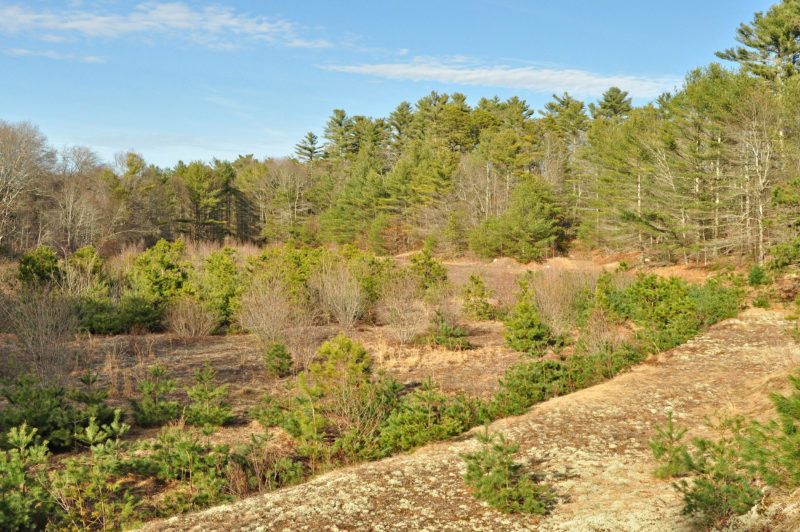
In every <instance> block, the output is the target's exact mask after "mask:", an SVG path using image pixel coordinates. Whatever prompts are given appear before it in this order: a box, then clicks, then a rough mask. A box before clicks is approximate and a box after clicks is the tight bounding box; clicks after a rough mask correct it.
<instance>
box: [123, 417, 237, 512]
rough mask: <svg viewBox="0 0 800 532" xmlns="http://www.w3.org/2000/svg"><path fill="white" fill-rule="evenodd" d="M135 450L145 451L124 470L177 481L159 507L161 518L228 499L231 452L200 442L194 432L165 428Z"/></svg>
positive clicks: (225, 448) (218, 446)
mask: <svg viewBox="0 0 800 532" xmlns="http://www.w3.org/2000/svg"><path fill="white" fill-rule="evenodd" d="M137 448H139V449H141V450H144V451H146V452H147V454H146V455H144V456H137V457H134V458H132V459H131V460H130V461H129V462H128V463H127V464H126V465H125V468H126V469H129V470H131V471H133V472H135V473H138V474H140V475H144V476H148V477H155V478H156V479H158V480H160V481H161V482H170V481H179V483H178V485H177V489H175V490H172V491H171V492H170V493H169V494H168V495H167V496H166V497H165V498H164V501H163V503H162V504H161V508H160V511H159V512H158V513H159V514H160V515H162V516H164V517H166V516H170V515H174V514H176V513H182V512H187V511H192V510H200V509H203V508H207V507H209V506H212V505H215V504H221V503H224V502H227V501H229V500H231V496H230V495H229V494H227V493H226V491H225V488H226V478H225V472H226V470H227V466H228V462H229V459H230V450H229V448H228V447H227V446H225V445H210V444H208V443H201V441H200V436H199V434H198V433H197V431H196V430H185V429H184V428H183V427H181V426H175V427H164V428H163V429H161V432H160V433H159V435H158V438H157V440H156V441H154V442H142V443H140V444H138V445H137Z"/></svg>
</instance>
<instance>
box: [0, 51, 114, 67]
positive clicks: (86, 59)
mask: <svg viewBox="0 0 800 532" xmlns="http://www.w3.org/2000/svg"><path fill="white" fill-rule="evenodd" d="M3 53H4V54H5V55H12V56H29V57H47V58H48V59H56V60H59V61H81V62H83V63H105V62H106V61H105V59H103V58H102V57H98V56H96V55H74V54H62V53H60V52H56V51H54V50H27V49H25V48H7V49H6V50H3Z"/></svg>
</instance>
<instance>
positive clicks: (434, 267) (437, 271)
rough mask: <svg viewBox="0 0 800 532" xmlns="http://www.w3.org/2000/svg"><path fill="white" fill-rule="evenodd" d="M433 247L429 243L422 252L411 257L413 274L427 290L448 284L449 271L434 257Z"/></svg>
mask: <svg viewBox="0 0 800 532" xmlns="http://www.w3.org/2000/svg"><path fill="white" fill-rule="evenodd" d="M432 251H433V245H432V242H430V241H428V242H426V243H425V246H424V247H423V248H422V251H420V252H419V253H415V254H413V255H411V259H410V260H411V266H410V268H411V272H412V273H413V274H414V275H415V276H416V277H417V279H419V282H420V286H421V288H422V289H423V290H427V289H429V288H432V287H434V286H436V285H439V284H442V283H445V282H447V270H446V269H445V267H444V266H442V263H441V262H439V261H438V260H436V259H435V258H434V257H433V253H432Z"/></svg>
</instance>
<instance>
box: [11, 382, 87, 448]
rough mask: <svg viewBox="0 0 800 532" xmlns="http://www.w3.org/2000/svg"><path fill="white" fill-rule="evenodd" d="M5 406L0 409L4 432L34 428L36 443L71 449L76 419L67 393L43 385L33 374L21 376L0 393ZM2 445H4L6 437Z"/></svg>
mask: <svg viewBox="0 0 800 532" xmlns="http://www.w3.org/2000/svg"><path fill="white" fill-rule="evenodd" d="M2 395H3V397H5V398H6V401H8V404H7V405H6V406H5V408H3V409H2V410H0V427H2V429H3V431H7V430H9V429H11V428H13V427H17V426H21V425H23V424H25V425H27V426H28V427H31V428H32V429H36V436H35V439H34V443H35V444H37V445H38V444H40V443H41V442H42V441H47V442H48V446H49V447H50V449H52V450H54V451H62V450H66V449H69V448H71V447H72V445H73V433H74V430H75V426H74V423H75V421H76V418H77V416H78V414H77V412H76V411H75V408H74V407H73V406H72V405H71V404H70V403H69V401H68V400H67V392H66V390H65V389H64V388H63V387H61V386H58V385H55V384H43V383H42V382H41V381H40V380H39V379H38V378H37V377H35V376H33V375H21V376H19V377H17V378H16V379H14V380H13V381H12V382H11V383H10V384H9V385H7V386H4V387H3V390H2ZM2 440H4V441H2V442H1V443H3V444H4V446H7V445H8V444H9V442H8V441H7V435H4V436H3V438H2Z"/></svg>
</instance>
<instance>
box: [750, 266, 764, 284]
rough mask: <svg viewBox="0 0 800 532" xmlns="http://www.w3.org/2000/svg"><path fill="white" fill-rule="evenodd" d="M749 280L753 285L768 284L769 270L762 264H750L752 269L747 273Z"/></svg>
mask: <svg viewBox="0 0 800 532" xmlns="http://www.w3.org/2000/svg"><path fill="white" fill-rule="evenodd" d="M747 282H748V283H750V286H752V287H757V286H761V285H763V284H767V282H768V278H767V272H765V271H764V268H762V267H761V265H760V264H758V263H754V264H753V265H752V266H750V270H749V271H748V273H747Z"/></svg>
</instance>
